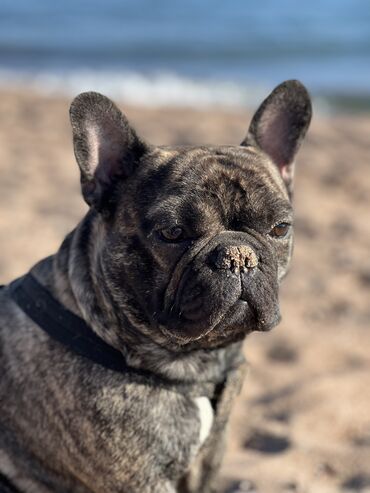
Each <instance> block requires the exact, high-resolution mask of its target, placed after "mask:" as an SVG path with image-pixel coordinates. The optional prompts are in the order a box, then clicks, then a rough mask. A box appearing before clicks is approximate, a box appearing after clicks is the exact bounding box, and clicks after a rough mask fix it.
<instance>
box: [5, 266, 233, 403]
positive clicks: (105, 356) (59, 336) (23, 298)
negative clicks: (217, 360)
mask: <svg viewBox="0 0 370 493" xmlns="http://www.w3.org/2000/svg"><path fill="white" fill-rule="evenodd" d="M9 290H10V295H11V297H12V299H13V300H14V301H15V302H16V303H17V305H18V306H19V307H20V308H21V309H22V310H23V312H24V313H25V314H26V315H27V316H28V317H29V318H30V319H31V320H32V321H33V322H35V324H37V325H38V326H39V328H41V329H42V330H43V331H44V332H46V333H47V334H48V335H49V336H50V337H51V338H52V339H54V340H56V341H58V342H59V343H61V344H63V345H64V346H65V347H67V348H68V349H69V350H70V351H73V352H74V353H76V354H78V355H80V356H83V357H85V358H87V359H89V360H90V361H93V362H94V363H96V364H98V365H101V366H103V367H104V368H107V369H109V370H113V371H115V372H120V373H124V374H128V373H129V374H130V376H136V377H140V379H141V380H145V382H146V383H148V384H152V385H155V386H157V387H166V388H172V389H173V390H175V391H176V392H180V393H183V394H190V395H198V396H199V395H203V396H208V397H210V398H211V397H213V396H214V392H215V385H217V387H218V386H219V385H220V384H221V385H223V384H224V383H225V380H224V381H223V382H199V383H197V382H189V383H188V382H183V381H178V380H174V379H167V378H166V377H162V376H158V375H156V374H154V373H152V372H150V371H149V370H144V369H138V368H133V367H131V366H129V365H128V364H127V363H126V361H125V358H124V356H123V354H122V353H121V352H120V351H118V350H117V349H115V348H113V347H112V346H110V345H109V344H107V343H106V342H105V341H103V339H101V338H100V337H99V336H98V335H96V334H95V332H94V331H93V330H92V329H91V327H89V325H88V324H87V323H86V322H85V321H84V320H83V319H82V318H80V317H78V316H77V315H75V314H74V313H72V312H71V311H69V310H67V309H66V308H65V307H64V306H63V305H62V304H61V303H60V302H59V301H57V300H56V299H55V298H54V297H53V296H52V294H51V293H50V292H49V291H48V290H47V289H46V288H45V287H44V286H42V285H41V284H40V283H39V282H38V281H37V279H36V278H35V277H34V276H33V275H32V274H30V273H28V274H26V275H24V276H23V277H20V278H19V279H16V280H15V281H13V282H12V283H11V284H10V285H9ZM225 377H226V376H225Z"/></svg>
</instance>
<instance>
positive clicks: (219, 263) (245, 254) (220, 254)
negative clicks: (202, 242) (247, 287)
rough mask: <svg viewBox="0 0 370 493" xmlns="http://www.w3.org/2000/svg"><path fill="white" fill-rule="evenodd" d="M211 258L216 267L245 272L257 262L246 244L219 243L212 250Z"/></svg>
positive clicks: (253, 253) (254, 254)
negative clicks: (228, 244) (226, 244)
mask: <svg viewBox="0 0 370 493" xmlns="http://www.w3.org/2000/svg"><path fill="white" fill-rule="evenodd" d="M211 259H212V263H213V264H214V265H215V267H217V269H226V270H231V271H232V272H234V273H237V272H246V271H247V270H248V269H253V268H254V267H256V266H257V264H258V258H257V255H256V253H255V252H254V250H253V249H252V248H251V247H250V246H247V245H239V246H236V245H231V246H223V245H219V246H218V247H217V248H216V249H215V250H214V251H213V252H212V254H211Z"/></svg>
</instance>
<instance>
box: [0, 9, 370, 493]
mask: <svg viewBox="0 0 370 493" xmlns="http://www.w3.org/2000/svg"><path fill="white" fill-rule="evenodd" d="M289 78H298V79H300V80H301V81H302V82H303V83H304V84H305V85H306V86H307V87H308V89H309V90H310V92H311V94H312V96H313V99H314V120H313V123H312V126H311V129H310V132H309V134H308V137H307V139H306V142H305V143H304V145H303V148H302V150H301V152H300V154H299V155H298V159H297V171H296V190H295V206H296V220H295V222H296V227H295V230H296V247H295V255H294V260H293V265H292V269H291V272H290V274H289V276H288V278H287V279H286V280H285V281H284V285H283V288H282V292H281V301H282V313H283V322H282V323H281V325H280V326H279V327H278V328H277V329H275V330H274V331H273V332H271V333H269V334H253V335H252V336H250V337H249V338H248V340H247V342H246V345H245V354H246V356H247V359H248V361H249V362H250V374H249V376H248V378H247V380H246V383H245V385H244V389H243V392H242V394H241V396H240V398H239V400H238V403H237V405H236V406H235V409H234V413H233V419H232V423H231V426H230V440H229V446H228V452H227V456H226V460H225V464H224V467H223V469H222V482H220V492H226V491H238V490H239V491H249V492H250V493H251V492H260V493H279V492H298V493H332V492H342V491H343V492H370V356H369V353H370V303H369V298H370V255H369V252H370V173H369V167H370V114H369V112H370V2H369V1H368V0H322V1H319V0H311V1H310V2H299V3H298V2H296V1H293V0H283V1H280V2H274V1H273V0H260V1H259V2H247V1H243V0H231V1H229V2H224V1H221V0H213V1H205V0H204V1H203V2H200V1H198V2H197V1H195V0H188V1H187V2H174V1H169V0H156V1H149V0H136V1H134V0H132V1H125V0H120V1H119V0H105V1H104V2H102V1H97V0H90V1H83V0H74V1H72V0H64V1H63V2H59V3H57V2H51V1H47V0H1V2H0V249H1V256H0V280H1V282H2V283H4V282H8V281H10V280H11V279H13V278H14V277H16V276H18V275H20V274H22V273H24V272H25V271H26V270H27V269H28V268H29V267H30V266H31V265H32V264H33V263H35V262H36V261H37V260H38V259H40V258H42V257H43V256H46V255H49V254H51V253H53V252H55V251H56V249H57V248H58V246H59V245H60V243H61V241H62V239H63V237H64V236H65V234H67V233H68V232H69V231H70V230H71V229H72V228H73V227H74V226H75V224H76V223H77V222H78V221H79V220H80V219H81V217H82V216H83V214H84V213H85V211H86V207H85V205H84V203H83V201H82V199H81V197H80V190H79V176H78V172H77V165H76V164H75V161H74V157H73V151H72V142H71V131H70V127H69V121H68V109H69V104H70V101H71V99H72V98H73V97H74V96H75V95H77V94H78V93H79V92H81V91H84V90H96V91H100V92H103V93H105V94H106V95H108V96H110V97H111V98H113V99H115V100H116V101H117V103H118V104H119V105H120V106H121V108H122V109H123V110H124V112H125V113H126V115H127V116H128V118H129V119H130V121H131V122H132V123H133V124H134V125H135V127H136V129H137V131H138V133H139V134H140V135H142V136H143V137H144V138H146V139H147V140H148V141H150V142H152V143H154V144H155V143H158V144H184V143H185V144H207V143H215V144H235V145H238V144H239V142H241V140H242V138H243V137H244V135H245V133H246V131H247V128H248V124H249V119H250V117H251V116H252V114H253V111H254V110H255V109H256V108H257V106H258V104H259V103H260V102H261V100H262V99H263V98H264V97H266V96H267V94H268V93H269V92H270V91H271V90H272V89H273V87H274V86H275V85H276V84H278V83H279V82H281V81H283V80H285V79H289Z"/></svg>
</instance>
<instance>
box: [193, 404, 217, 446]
mask: <svg viewBox="0 0 370 493" xmlns="http://www.w3.org/2000/svg"><path fill="white" fill-rule="evenodd" d="M194 402H195V404H196V406H197V408H198V416H199V421H200V429H199V443H200V446H201V445H203V443H204V442H205V441H206V440H207V438H208V436H209V434H210V432H211V428H212V424H213V419H214V411H213V408H212V404H211V401H210V400H209V399H208V397H204V396H201V397H195V398H194Z"/></svg>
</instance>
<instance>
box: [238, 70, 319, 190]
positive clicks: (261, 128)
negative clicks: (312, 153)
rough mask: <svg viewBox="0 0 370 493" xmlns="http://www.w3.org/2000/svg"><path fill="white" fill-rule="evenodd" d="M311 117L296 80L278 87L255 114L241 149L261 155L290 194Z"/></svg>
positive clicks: (308, 103)
mask: <svg viewBox="0 0 370 493" xmlns="http://www.w3.org/2000/svg"><path fill="white" fill-rule="evenodd" d="M311 116H312V106H311V100H310V96H309V94H308V92H307V89H306V88H305V87H304V86H303V84H301V83H300V82H299V81H296V80H288V81H286V82H283V83H282V84H280V85H279V86H277V87H276V88H275V89H274V90H273V91H272V93H271V94H270V95H269V96H268V97H267V98H266V99H265V100H264V101H263V103H262V104H261V106H260V107H259V108H258V110H257V112H256V113H255V115H254V117H253V119H252V122H251V124H250V127H249V131H248V135H247V137H246V138H245V139H244V141H243V142H242V144H241V145H252V146H256V147H258V148H260V149H261V150H262V151H264V152H265V153H266V154H267V155H268V156H269V157H270V159H271V160H272V161H273V162H274V163H275V164H276V166H277V167H278V169H279V171H280V174H281V176H282V178H283V180H284V182H285V184H286V187H287V189H288V191H289V193H290V194H291V192H292V188H293V175H294V157H295V155H296V153H297V151H298V149H299V147H300V145H301V143H302V140H303V138H304V136H305V134H306V131H307V129H308V127H309V124H310V121H311Z"/></svg>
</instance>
